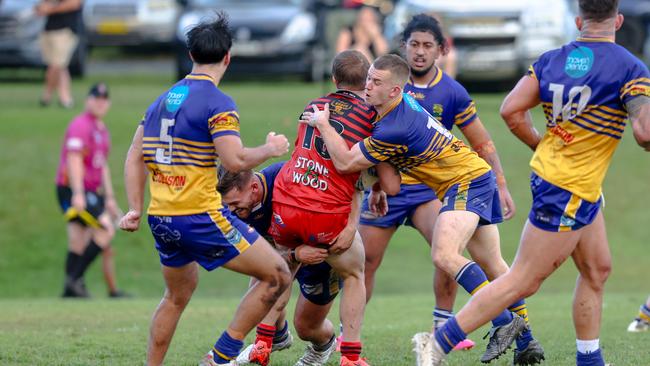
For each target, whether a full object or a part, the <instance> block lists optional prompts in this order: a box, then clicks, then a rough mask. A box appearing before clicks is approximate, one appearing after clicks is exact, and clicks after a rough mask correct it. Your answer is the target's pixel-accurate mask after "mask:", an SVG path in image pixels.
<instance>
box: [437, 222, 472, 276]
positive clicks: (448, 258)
mask: <svg viewBox="0 0 650 366" xmlns="http://www.w3.org/2000/svg"><path fill="white" fill-rule="evenodd" d="M478 221H479V216H478V215H477V214H475V213H474V212H470V211H460V210H454V211H445V212H442V213H441V214H440V215H438V219H437V220H436V224H435V226H434V229H433V240H432V247H431V256H432V258H433V261H434V263H435V264H436V266H438V268H440V269H442V270H444V271H445V272H447V273H448V274H451V275H453V274H455V273H456V272H457V271H458V270H460V268H461V267H462V266H463V265H464V264H465V263H467V259H465V258H463V257H462V256H461V255H459V253H461V252H462V251H463V250H464V249H465V246H466V245H467V243H468V242H469V240H470V238H471V237H472V236H473V235H474V232H475V231H476V227H477V225H478Z"/></svg>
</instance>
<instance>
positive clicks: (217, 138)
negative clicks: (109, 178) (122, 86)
mask: <svg viewBox="0 0 650 366" xmlns="http://www.w3.org/2000/svg"><path fill="white" fill-rule="evenodd" d="M231 44H232V36H231V34H230V31H229V29H228V23H227V19H226V18H225V15H224V14H223V13H220V14H218V15H217V19H216V20H215V21H214V22H211V23H201V24H199V25H198V26H196V27H195V28H193V29H192V30H190V31H189V32H188V44H187V45H188V49H189V54H190V57H191V58H192V60H193V62H194V66H193V69H192V73H191V74H190V75H188V76H187V77H186V78H184V79H183V80H181V81H179V82H177V83H176V84H175V85H174V86H173V87H172V88H170V89H169V90H168V91H166V92H165V93H163V94H162V95H161V96H160V97H159V98H158V99H157V100H156V101H155V102H154V103H153V104H151V106H150V107H149V109H148V110H147V112H146V114H145V116H144V119H143V121H142V123H141V124H140V126H139V127H138V129H137V131H136V133H135V137H134V138H133V143H132V145H131V148H130V149H129V153H128V156H127V161H126V163H125V177H126V187H127V196H128V200H129V205H130V211H129V212H128V213H127V215H126V216H125V217H124V219H123V220H122V222H121V223H120V226H121V227H122V229H124V230H127V231H135V230H137V229H138V226H139V223H140V216H141V212H142V205H143V195H144V194H143V191H144V186H145V181H146V179H147V177H146V173H145V172H147V171H148V175H149V179H148V180H149V188H150V192H151V203H150V205H149V210H148V213H149V226H150V228H151V233H152V234H153V236H154V239H155V245H156V249H157V250H158V253H159V256H160V262H161V264H162V273H163V277H164V279H165V284H166V289H165V295H164V297H163V299H162V301H161V302H160V304H159V305H158V308H157V309H156V312H155V313H154V316H153V319H152V322H151V332H150V336H149V347H148V350H147V365H161V364H162V363H163V359H164V357H165V353H166V352H167V349H168V347H169V344H170V342H171V338H172V335H173V334H174V330H175V328H176V325H177V323H178V320H179V319H180V316H181V313H182V312H183V309H184V308H185V306H186V305H187V303H188V302H189V300H190V298H191V296H192V293H193V291H194V289H195V288H196V286H197V283H198V266H197V263H198V265H201V266H202V267H203V268H205V269H206V270H208V271H211V270H213V269H215V268H218V267H220V266H223V267H225V268H228V269H230V270H233V271H236V272H239V273H243V274H246V275H249V276H252V277H255V278H257V279H258V281H259V282H258V283H257V284H256V285H255V286H252V287H251V288H250V289H249V291H248V292H247V294H246V295H245V296H244V298H243V299H242V302H241V304H240V306H239V308H238V309H237V313H236V314H235V316H234V319H233V320H232V322H231V323H230V324H229V326H228V329H227V330H226V331H225V332H223V334H222V335H221V337H220V338H219V340H218V341H217V342H216V343H215V345H214V348H213V349H212V351H210V352H209V353H208V354H207V355H206V356H205V357H204V359H203V361H202V363H201V364H202V365H209V366H212V365H218V364H230V365H232V364H234V358H235V357H236V356H237V355H238V354H239V352H240V350H241V347H242V345H243V342H242V340H243V339H244V337H245V336H246V334H248V332H250V330H251V329H253V327H255V325H257V323H258V322H259V321H260V320H262V318H263V317H264V316H265V315H266V313H267V312H268V311H269V309H270V308H271V307H272V306H273V304H274V303H275V301H276V300H277V299H278V296H279V295H280V294H281V293H282V292H283V291H284V290H285V288H286V287H287V285H288V284H289V281H290V273H289V269H288V267H287V264H286V263H285V261H284V260H283V259H282V258H281V257H280V256H279V255H278V254H277V253H276V251H275V250H274V249H273V248H272V247H271V246H270V245H269V244H268V242H267V241H266V240H264V238H262V237H261V236H260V235H259V234H258V233H257V232H256V231H255V230H254V229H252V228H251V227H249V226H248V225H246V224H244V223H243V222H242V221H240V220H239V219H238V218H237V217H235V216H234V215H232V214H231V213H230V211H229V210H228V209H227V208H226V207H224V206H223V204H222V203H221V196H220V195H219V193H218V192H217V190H216V186H217V175H216V171H215V169H216V159H217V157H218V158H219V159H220V160H221V163H222V164H223V165H224V166H225V167H226V168H227V169H231V170H235V171H238V170H242V169H250V168H252V167H254V166H256V165H258V164H260V163H262V162H263V161H265V160H267V159H268V158H270V157H273V156H280V155H282V154H284V153H285V152H287V150H288V146H289V143H288V141H287V139H286V138H285V137H284V136H282V135H278V136H276V135H275V134H273V133H270V134H269V135H268V137H267V143H266V144H265V145H262V146H259V147H256V148H244V147H243V146H242V143H241V140H240V137H239V116H238V113H237V109H236V106H235V103H234V102H233V100H232V99H231V98H230V97H229V96H227V95H226V94H224V93H223V92H222V91H221V90H219V88H218V84H219V81H220V80H221V77H222V76H223V74H224V72H225V71H226V68H227V67H228V64H229V63H230V52H229V50H230V46H231Z"/></svg>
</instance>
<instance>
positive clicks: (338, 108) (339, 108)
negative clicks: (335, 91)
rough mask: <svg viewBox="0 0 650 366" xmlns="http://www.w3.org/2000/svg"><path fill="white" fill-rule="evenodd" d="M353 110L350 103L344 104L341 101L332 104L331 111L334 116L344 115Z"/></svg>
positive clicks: (334, 101)
mask: <svg viewBox="0 0 650 366" xmlns="http://www.w3.org/2000/svg"><path fill="white" fill-rule="evenodd" d="M351 108H352V105H350V104H349V103H345V102H342V101H340V100H333V101H332V102H331V103H330V111H332V113H334V114H343V112H345V111H347V110H349V109H351Z"/></svg>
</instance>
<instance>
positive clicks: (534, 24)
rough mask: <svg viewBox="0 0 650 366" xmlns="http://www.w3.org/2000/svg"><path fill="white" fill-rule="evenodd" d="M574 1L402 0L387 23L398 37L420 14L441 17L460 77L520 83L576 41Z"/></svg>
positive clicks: (388, 29) (389, 33) (393, 36)
mask: <svg viewBox="0 0 650 366" xmlns="http://www.w3.org/2000/svg"><path fill="white" fill-rule="evenodd" d="M569 1H570V0H545V1H540V0H491V1H485V0H463V1H449V0H402V1H399V2H398V3H397V4H396V5H395V10H394V12H393V14H391V15H390V16H389V17H388V18H387V19H386V22H385V29H386V36H387V37H389V39H393V40H394V41H393V42H394V44H396V42H397V40H396V38H397V36H398V35H399V33H400V32H401V31H402V30H403V29H404V26H405V25H406V23H407V22H408V21H409V20H410V18H411V17H412V16H413V15H415V14H418V13H433V14H437V15H438V16H439V17H440V18H441V19H442V21H443V24H444V26H445V29H446V31H447V33H448V34H449V35H450V36H451V38H452V39H453V43H454V46H455V47H456V51H457V54H458V57H457V58H458V77H459V78H460V79H463V80H466V81H503V80H512V79H515V78H518V77H519V76H521V75H522V73H523V72H524V71H525V70H526V69H527V68H528V66H529V65H530V63H531V62H532V61H534V60H535V59H536V58H537V57H539V55H540V54H542V53H543V52H544V51H547V50H549V49H552V48H556V47H559V46H560V45H562V44H564V43H566V42H568V41H570V40H572V39H574V38H575V36H576V34H577V31H576V29H575V25H574V23H573V21H574V18H575V7H574V6H571V5H570V4H569Z"/></svg>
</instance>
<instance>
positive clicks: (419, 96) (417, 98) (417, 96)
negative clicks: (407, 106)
mask: <svg viewBox="0 0 650 366" xmlns="http://www.w3.org/2000/svg"><path fill="white" fill-rule="evenodd" d="M413 98H415V99H416V100H422V99H424V93H421V92H417V93H413Z"/></svg>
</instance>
